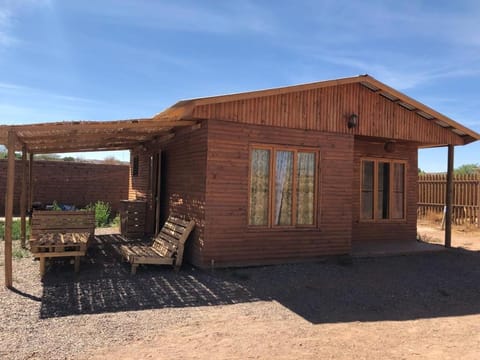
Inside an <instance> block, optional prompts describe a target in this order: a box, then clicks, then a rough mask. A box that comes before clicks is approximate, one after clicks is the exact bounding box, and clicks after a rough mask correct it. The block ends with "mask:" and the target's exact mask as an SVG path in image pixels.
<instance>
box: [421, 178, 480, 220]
mask: <svg viewBox="0 0 480 360" xmlns="http://www.w3.org/2000/svg"><path fill="white" fill-rule="evenodd" d="M446 182H447V180H446V174H420V175H419V178H418V186H419V193H418V215H419V217H420V218H428V217H432V216H434V217H436V218H441V217H442V214H443V210H444V206H445V189H446ZM452 218H453V222H454V223H455V224H457V225H460V224H465V223H466V224H476V225H477V226H480V174H478V173H477V174H462V175H459V174H457V175H455V174H454V177H453V213H452Z"/></svg>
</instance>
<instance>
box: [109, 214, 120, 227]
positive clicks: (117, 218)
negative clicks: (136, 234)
mask: <svg viewBox="0 0 480 360" xmlns="http://www.w3.org/2000/svg"><path fill="white" fill-rule="evenodd" d="M110 226H111V227H118V226H120V214H117V215H116V216H115V217H114V218H113V220H112V221H111V223H110Z"/></svg>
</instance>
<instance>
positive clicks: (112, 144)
mask: <svg viewBox="0 0 480 360" xmlns="http://www.w3.org/2000/svg"><path fill="white" fill-rule="evenodd" d="M183 115H184V114H183V111H179V112H178V114H176V113H172V112H170V113H169V114H168V116H165V115H164V114H162V113H160V114H158V115H155V116H153V117H152V118H144V119H130V120H116V121H65V122H56V123H42V124H29V125H1V126H0V144H2V145H5V146H6V148H7V151H8V167H7V187H6V196H5V236H4V238H5V239H4V240H5V242H4V244H5V286H6V287H7V288H11V287H12V286H13V280H12V223H13V202H14V186H15V151H21V152H22V181H21V195H20V212H21V242H22V245H25V242H26V213H27V209H30V208H31V206H32V201H33V177H32V168H33V160H34V155H35V154H49V153H63V152H83V151H104V150H129V149H132V148H134V147H136V146H138V145H141V144H142V143H144V142H148V141H151V140H158V141H162V139H170V138H172V137H173V136H175V129H176V128H178V127H185V126H192V125H195V124H196V121H193V120H185V119H184V116H183ZM27 155H28V156H27ZM27 183H28V184H29V189H30V194H29V195H27Z"/></svg>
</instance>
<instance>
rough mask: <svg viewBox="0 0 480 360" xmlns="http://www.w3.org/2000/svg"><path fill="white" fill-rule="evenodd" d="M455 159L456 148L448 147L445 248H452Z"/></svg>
mask: <svg viewBox="0 0 480 360" xmlns="http://www.w3.org/2000/svg"><path fill="white" fill-rule="evenodd" d="M453 158H454V146H453V145H448V164H447V191H446V196H445V205H446V208H447V209H446V210H447V211H446V213H445V247H446V248H449V247H451V246H452V210H453Z"/></svg>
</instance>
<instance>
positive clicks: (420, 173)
mask: <svg viewBox="0 0 480 360" xmlns="http://www.w3.org/2000/svg"><path fill="white" fill-rule="evenodd" d="M423 174H426V172H425V171H423V170H422V169H420V168H418V175H423Z"/></svg>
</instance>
